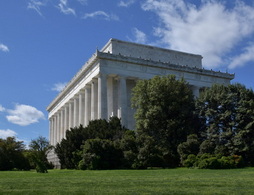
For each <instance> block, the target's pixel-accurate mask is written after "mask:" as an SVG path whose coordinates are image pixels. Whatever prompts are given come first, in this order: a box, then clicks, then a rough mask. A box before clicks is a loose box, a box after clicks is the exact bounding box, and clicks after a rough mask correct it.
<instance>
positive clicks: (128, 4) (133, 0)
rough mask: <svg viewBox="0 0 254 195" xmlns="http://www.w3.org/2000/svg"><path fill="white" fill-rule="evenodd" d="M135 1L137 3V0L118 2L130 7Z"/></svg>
mask: <svg viewBox="0 0 254 195" xmlns="http://www.w3.org/2000/svg"><path fill="white" fill-rule="evenodd" d="M133 3H135V0H127V1H120V2H119V3H118V6H119V7H129V6H131V5H132V4H133Z"/></svg>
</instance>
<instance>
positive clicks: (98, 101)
mask: <svg viewBox="0 0 254 195" xmlns="http://www.w3.org/2000/svg"><path fill="white" fill-rule="evenodd" d="M115 82H117V85H116V84H115ZM116 92H117V94H116ZM116 105H117V106H116ZM127 110H128V109H127V86H126V78H125V77H119V76H117V77H109V76H107V75H105V74H100V75H98V78H93V79H92V80H91V82H89V83H88V84H86V86H85V87H84V88H83V89H81V90H80V91H79V92H78V93H77V94H75V96H74V97H73V98H72V99H71V100H69V101H68V102H67V103H65V105H64V106H63V107H62V108H61V109H59V110H58V111H57V112H56V113H55V114H54V115H53V116H52V117H50V119H49V121H50V144H51V145H56V144H57V143H58V142H60V141H61V140H62V139H63V138H65V132H66V130H67V129H70V128H73V127H75V126H79V125H80V124H82V125H83V126H87V125H88V124H89V121H90V120H95V119H100V118H101V119H108V118H109V117H110V116H118V117H119V118H121V120H122V124H123V125H125V126H126V125H127V112H128V111H127Z"/></svg>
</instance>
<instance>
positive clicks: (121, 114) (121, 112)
mask: <svg viewBox="0 0 254 195" xmlns="http://www.w3.org/2000/svg"><path fill="white" fill-rule="evenodd" d="M127 116H128V113H127V89H126V78H125V77H122V76H120V77H119V90H118V118H121V122H122V125H123V126H125V127H127Z"/></svg>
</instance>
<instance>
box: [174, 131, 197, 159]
mask: <svg viewBox="0 0 254 195" xmlns="http://www.w3.org/2000/svg"><path fill="white" fill-rule="evenodd" d="M199 146H200V141H199V139H198V136H197V135H195V134H191V135H189V136H188V137H187V141H186V142H183V143H181V144H179V145H178V148H177V151H178V154H179V155H180V160H181V163H182V164H183V161H184V160H186V159H187V157H188V156H189V155H190V154H194V155H197V154H198V153H199Z"/></svg>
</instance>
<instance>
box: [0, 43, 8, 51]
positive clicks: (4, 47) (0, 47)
mask: <svg viewBox="0 0 254 195" xmlns="http://www.w3.org/2000/svg"><path fill="white" fill-rule="evenodd" d="M0 51H3V52H8V51H10V50H9V48H8V47H7V46H6V45H4V44H2V43H0Z"/></svg>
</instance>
